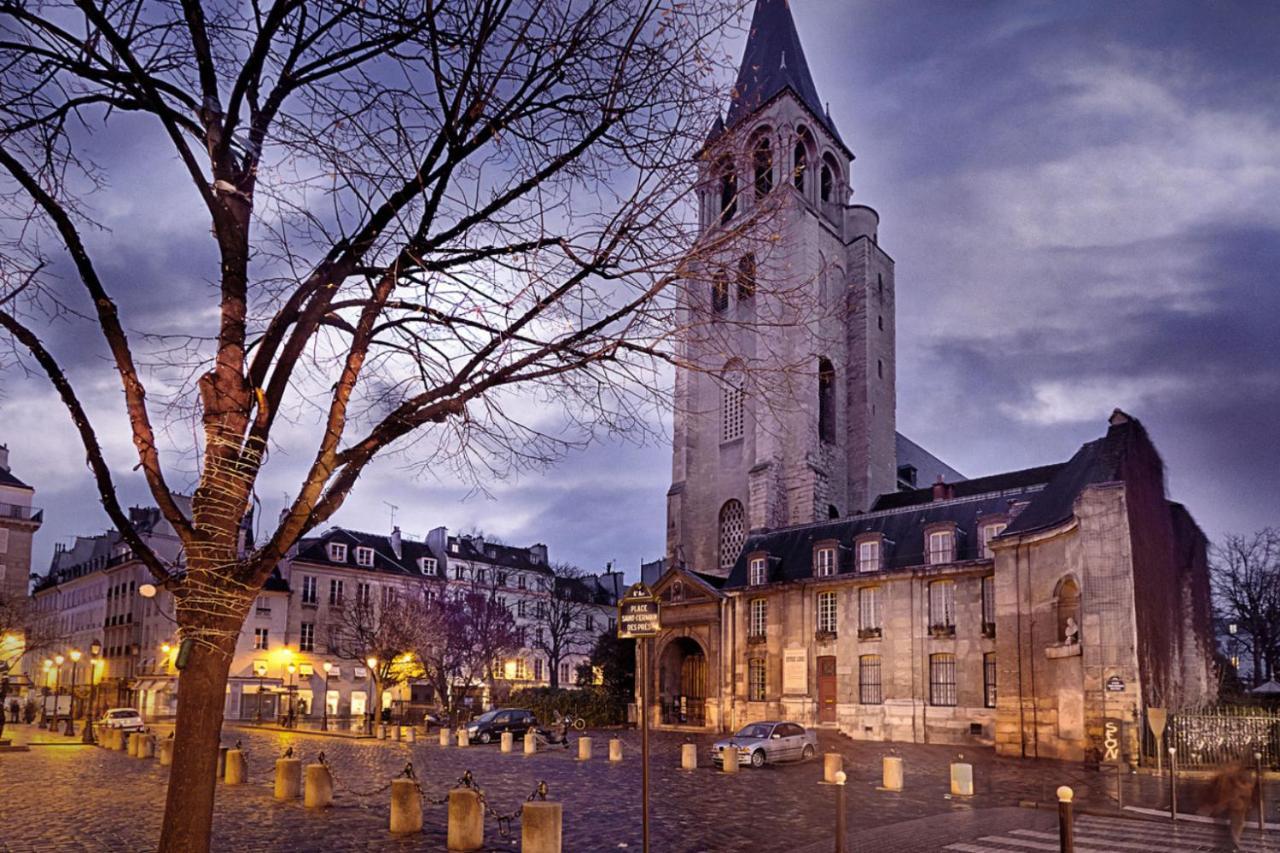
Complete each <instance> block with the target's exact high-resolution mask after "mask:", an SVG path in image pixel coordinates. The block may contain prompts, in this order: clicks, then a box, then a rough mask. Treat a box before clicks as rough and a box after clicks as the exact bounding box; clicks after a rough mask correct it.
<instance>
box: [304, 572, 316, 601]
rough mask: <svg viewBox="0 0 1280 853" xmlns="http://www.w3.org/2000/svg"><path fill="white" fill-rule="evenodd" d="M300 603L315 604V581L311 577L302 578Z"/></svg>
mask: <svg viewBox="0 0 1280 853" xmlns="http://www.w3.org/2000/svg"><path fill="white" fill-rule="evenodd" d="M302 603H303V604H315V603H316V579H315V577H314V576H313V575H303V576H302Z"/></svg>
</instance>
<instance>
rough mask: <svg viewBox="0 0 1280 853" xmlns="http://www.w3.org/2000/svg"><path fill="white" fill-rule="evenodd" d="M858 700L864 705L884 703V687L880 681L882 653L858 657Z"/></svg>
mask: <svg viewBox="0 0 1280 853" xmlns="http://www.w3.org/2000/svg"><path fill="white" fill-rule="evenodd" d="M858 702H859V703H861V704H863V705H882V704H884V689H883V687H882V685H881V682H880V655H863V656H861V657H860V658H858Z"/></svg>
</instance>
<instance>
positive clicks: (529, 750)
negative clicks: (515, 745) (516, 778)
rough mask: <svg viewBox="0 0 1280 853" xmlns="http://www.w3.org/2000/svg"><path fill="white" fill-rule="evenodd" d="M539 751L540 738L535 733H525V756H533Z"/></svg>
mask: <svg viewBox="0 0 1280 853" xmlns="http://www.w3.org/2000/svg"><path fill="white" fill-rule="evenodd" d="M537 751H538V736H537V735H536V734H534V733H533V732H525V733H524V754H525V755H533V754H535V753H536V752H537Z"/></svg>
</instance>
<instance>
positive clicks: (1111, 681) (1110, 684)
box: [1106, 675, 1124, 693]
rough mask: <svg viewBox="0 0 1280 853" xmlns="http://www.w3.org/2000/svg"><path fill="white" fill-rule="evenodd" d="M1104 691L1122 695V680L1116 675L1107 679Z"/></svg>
mask: <svg viewBox="0 0 1280 853" xmlns="http://www.w3.org/2000/svg"><path fill="white" fill-rule="evenodd" d="M1106 689H1107V692H1108V693H1123V692H1124V679H1123V678H1121V677H1120V676H1118V675H1113V676H1111V677H1110V678H1108V679H1107V684H1106Z"/></svg>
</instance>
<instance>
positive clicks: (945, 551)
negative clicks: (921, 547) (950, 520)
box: [929, 530, 955, 565]
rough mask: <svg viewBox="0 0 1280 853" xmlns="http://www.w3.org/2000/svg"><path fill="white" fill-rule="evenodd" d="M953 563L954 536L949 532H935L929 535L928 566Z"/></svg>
mask: <svg viewBox="0 0 1280 853" xmlns="http://www.w3.org/2000/svg"><path fill="white" fill-rule="evenodd" d="M954 561H955V535H954V534H953V533H952V531H950V530H935V531H933V532H932V533H930V534H929V564H930V565H937V564H938V563H951V562H954Z"/></svg>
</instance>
